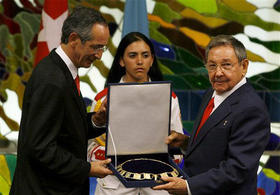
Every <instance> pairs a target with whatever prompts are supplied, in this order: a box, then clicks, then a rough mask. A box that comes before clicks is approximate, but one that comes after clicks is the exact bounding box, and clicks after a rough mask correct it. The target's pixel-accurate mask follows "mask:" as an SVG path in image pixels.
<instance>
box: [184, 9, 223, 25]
mask: <svg viewBox="0 0 280 195" xmlns="http://www.w3.org/2000/svg"><path fill="white" fill-rule="evenodd" d="M181 16H183V17H184V18H191V19H196V20H199V21H200V22H202V23H203V24H205V25H206V26H208V27H210V28H216V27H219V26H222V25H224V24H226V23H228V21H227V20H224V19H222V18H216V17H207V16H203V15H201V14H199V13H198V12H196V11H194V10H193V9H190V8H185V9H184V10H183V11H182V12H181Z"/></svg>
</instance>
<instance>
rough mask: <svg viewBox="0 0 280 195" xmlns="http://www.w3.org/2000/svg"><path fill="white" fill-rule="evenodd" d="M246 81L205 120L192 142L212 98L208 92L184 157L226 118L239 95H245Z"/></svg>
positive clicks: (237, 100)
mask: <svg viewBox="0 0 280 195" xmlns="http://www.w3.org/2000/svg"><path fill="white" fill-rule="evenodd" d="M248 86H250V85H249V84H248V81H247V83H246V84H244V85H243V86H241V87H240V88H239V89H237V90H236V91H235V92H233V93H232V94H231V95H230V96H229V97H227V98H226V99H225V100H224V101H223V102H222V103H221V104H220V105H219V107H218V108H217V109H216V110H215V111H214V112H213V113H212V114H211V115H210V117H209V118H208V119H207V121H206V122H205V123H204V125H203V126H202V127H201V129H200V131H199V134H198V136H197V138H196V140H194V135H195V133H196V130H197V128H198V125H199V123H200V120H201V117H202V115H203V112H204V109H205V108H206V106H207V104H208V102H209V100H210V99H211V97H212V94H213V90H212V91H211V92H208V93H207V94H206V97H205V101H203V103H202V107H201V108H202V109H201V110H200V112H199V115H198V116H199V120H196V122H195V124H194V127H193V131H192V134H191V138H190V139H191V140H190V143H189V145H188V150H187V154H186V156H188V155H189V154H190V153H191V152H192V151H193V150H194V149H195V148H196V147H197V146H198V145H199V144H200V143H201V142H203V139H204V138H205V137H206V136H207V134H208V133H209V132H210V131H211V130H213V129H214V128H215V126H216V125H217V124H219V123H220V122H221V121H222V120H223V119H224V118H225V117H227V116H228V115H229V114H230V113H231V112H232V111H231V107H232V105H233V104H236V103H238V102H239V97H240V96H241V95H240V94H242V93H246V90H248Z"/></svg>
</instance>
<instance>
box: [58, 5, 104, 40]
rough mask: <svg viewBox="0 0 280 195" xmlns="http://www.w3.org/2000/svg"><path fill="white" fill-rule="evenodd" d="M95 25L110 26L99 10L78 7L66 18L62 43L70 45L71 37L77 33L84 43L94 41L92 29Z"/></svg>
mask: <svg viewBox="0 0 280 195" xmlns="http://www.w3.org/2000/svg"><path fill="white" fill-rule="evenodd" d="M94 24H102V25H104V26H108V24H107V23H106V20H105V19H104V18H103V16H102V15H101V13H100V12H99V11H97V10H94V9H92V8H87V7H77V8H75V9H74V11H73V12H72V13H71V14H70V15H69V16H68V17H67V18H66V20H65V21H64V23H63V26H62V35H61V43H65V44H67V43H68V38H69V35H70V34H71V33H72V32H76V33H77V34H78V35H79V37H80V39H81V41H82V43H85V42H86V41H88V40H91V39H93V37H91V29H92V26H93V25H94Z"/></svg>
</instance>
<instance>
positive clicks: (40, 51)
mask: <svg viewBox="0 0 280 195" xmlns="http://www.w3.org/2000/svg"><path fill="white" fill-rule="evenodd" d="M67 16H68V1H67V0H59V1H57V0H45V2H44V8H43V10H42V17H41V24H40V31H39V34H38V41H37V52H36V56H35V61H34V66H36V65H37V64H38V62H39V61H40V60H42V59H43V58H44V57H45V56H47V55H48V54H49V52H50V51H51V50H52V49H53V48H56V47H57V46H58V45H59V44H60V38H61V29H62V25H63V22H64V20H65V19H66V17H67Z"/></svg>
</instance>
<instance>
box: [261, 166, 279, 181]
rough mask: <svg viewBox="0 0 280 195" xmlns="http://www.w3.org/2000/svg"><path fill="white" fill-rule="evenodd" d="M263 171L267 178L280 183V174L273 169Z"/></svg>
mask: <svg viewBox="0 0 280 195" xmlns="http://www.w3.org/2000/svg"><path fill="white" fill-rule="evenodd" d="M262 171H263V173H264V174H265V175H266V176H267V177H269V178H271V179H274V180H275V181H278V182H280V175H279V174H278V173H276V172H275V171H273V170H272V169H267V168H264V169H263V170H262Z"/></svg>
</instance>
